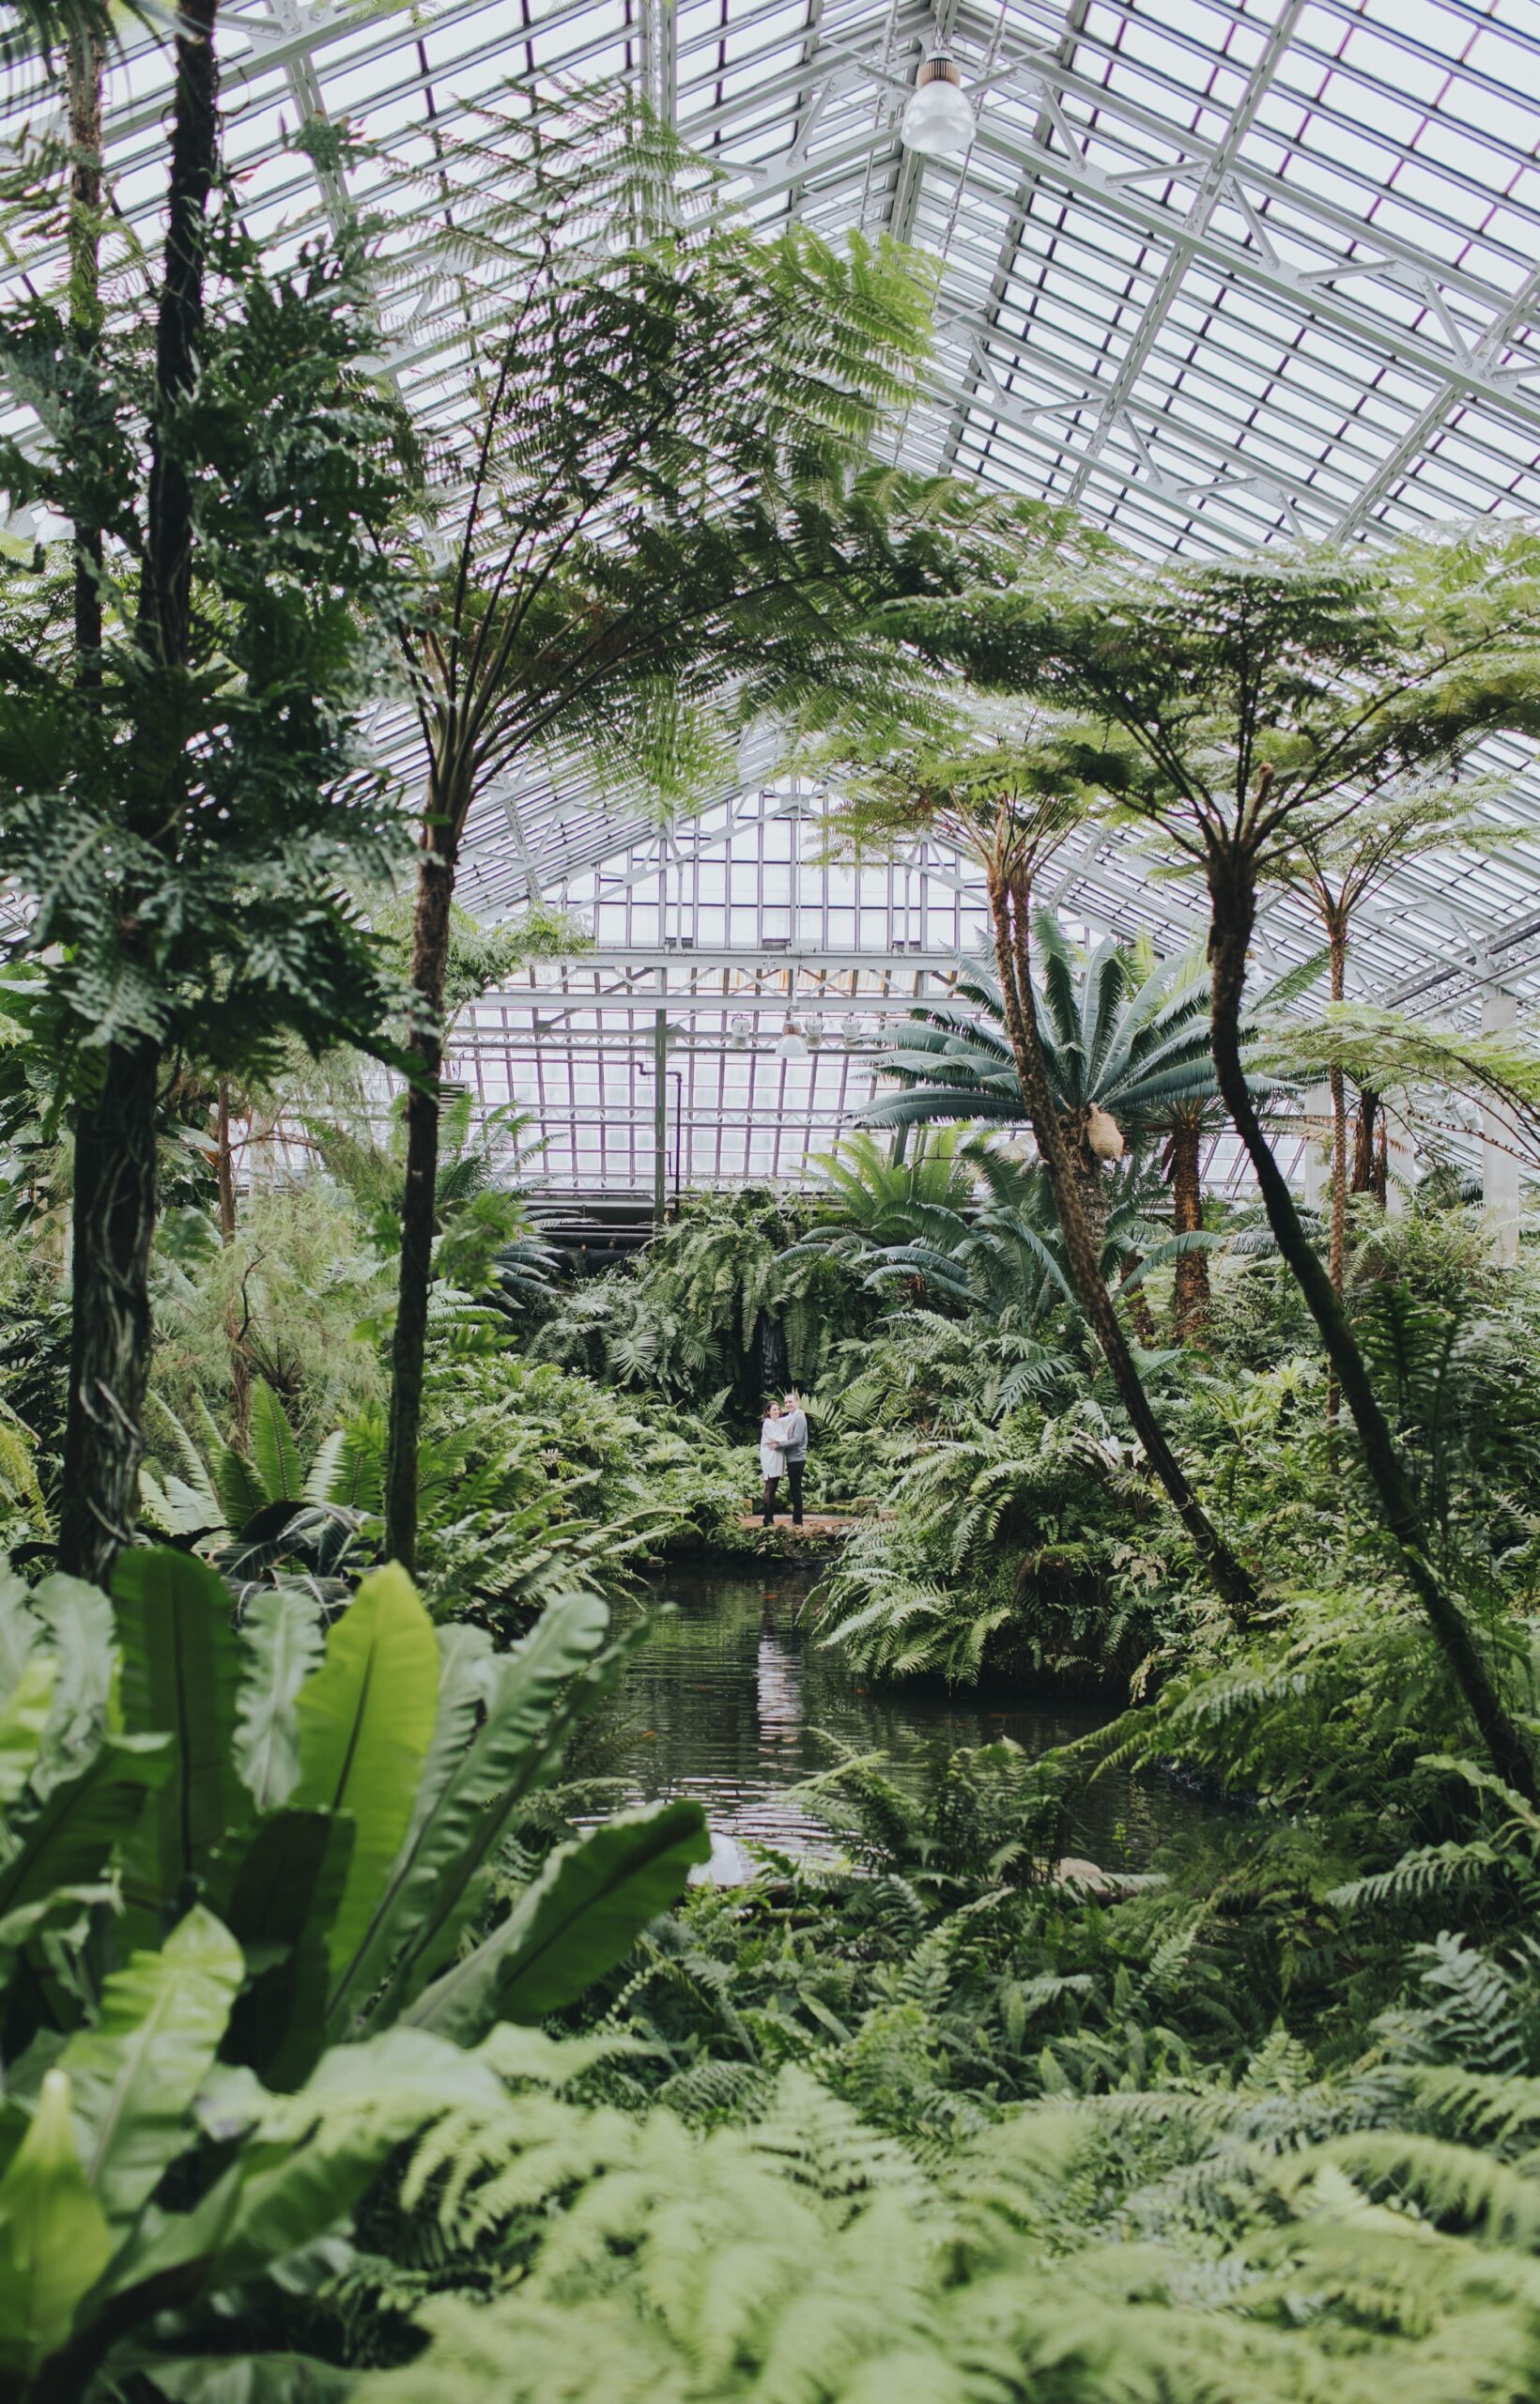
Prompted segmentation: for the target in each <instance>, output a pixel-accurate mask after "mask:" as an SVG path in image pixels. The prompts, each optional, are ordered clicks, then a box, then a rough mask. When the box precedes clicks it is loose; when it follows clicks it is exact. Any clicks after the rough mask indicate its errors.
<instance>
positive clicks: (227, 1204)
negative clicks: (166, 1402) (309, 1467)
mask: <svg viewBox="0 0 1540 2404" xmlns="http://www.w3.org/2000/svg"><path fill="white" fill-rule="evenodd" d="M214 1167H215V1174H216V1176H217V1177H218V1179H219V1240H220V1242H221V1243H222V1244H223V1247H224V1249H225V1251H226V1252H228V1251H229V1250H230V1248H231V1246H232V1245H233V1244H234V1242H235V1240H236V1162H235V1149H234V1147H233V1146H232V1144H231V1142H230V1085H229V1080H228V1078H226V1077H221V1079H220V1081H219V1089H218V1092H217V1095H216V1097H215V1102H214ZM224 1336H225V1341H226V1343H227V1344H228V1345H229V1348H230V1441H231V1442H232V1444H234V1445H235V1447H236V1450H237V1451H238V1452H242V1453H243V1452H245V1451H247V1450H248V1448H249V1446H250V1442H251V1433H252V1363H251V1355H250V1354H249V1353H248V1351H247V1349H246V1327H245V1321H244V1319H243V1318H242V1317H241V1314H240V1312H239V1310H238V1309H237V1308H236V1298H235V1296H234V1294H232V1295H231V1296H230V1297H229V1299H228V1301H227V1302H226V1303H225V1305H224Z"/></svg>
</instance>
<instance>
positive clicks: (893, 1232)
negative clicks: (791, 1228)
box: [808, 1128, 974, 1250]
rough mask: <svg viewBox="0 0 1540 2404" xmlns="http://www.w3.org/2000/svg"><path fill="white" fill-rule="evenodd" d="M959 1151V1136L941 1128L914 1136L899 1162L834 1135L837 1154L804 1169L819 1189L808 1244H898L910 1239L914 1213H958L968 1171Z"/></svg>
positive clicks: (968, 1192) (966, 1193)
mask: <svg viewBox="0 0 1540 2404" xmlns="http://www.w3.org/2000/svg"><path fill="white" fill-rule="evenodd" d="M963 1144H964V1139H963V1136H962V1133H961V1131H960V1130H955V1129H947V1128H944V1129H942V1130H941V1131H940V1132H939V1133H934V1134H929V1135H927V1134H922V1135H921V1136H920V1139H919V1141H918V1143H917V1144H916V1146H915V1148H914V1150H913V1151H912V1152H910V1153H909V1154H908V1155H907V1156H906V1157H905V1158H903V1159H897V1158H895V1157H894V1155H893V1154H892V1153H891V1152H889V1151H888V1150H886V1149H885V1147H884V1146H883V1145H881V1144H879V1143H878V1142H877V1141H876V1140H875V1138H874V1137H873V1136H871V1135H868V1134H863V1133H860V1131H859V1130H857V1132H856V1133H855V1134H848V1135H841V1136H840V1139H839V1152H837V1153H831V1154H829V1155H828V1156H827V1157H826V1158H824V1159H821V1160H815V1161H811V1162H809V1163H808V1166H809V1168H810V1170H811V1172H812V1175H813V1176H814V1177H815V1178H816V1179H818V1181H819V1183H820V1185H821V1186H822V1187H823V1189H824V1191H823V1193H822V1194H821V1195H820V1197H819V1199H820V1205H821V1211H820V1218H821V1225H819V1226H818V1227H817V1228H815V1229H814V1234H813V1240H814V1241H823V1242H824V1243H825V1244H828V1243H832V1244H833V1246H834V1247H835V1249H837V1250H838V1249H843V1248H848V1247H847V1240H853V1241H855V1243H856V1244H857V1245H858V1246H859V1245H864V1244H873V1243H876V1244H890V1243H902V1242H904V1241H907V1239H908V1238H909V1237H911V1236H913V1235H914V1234H915V1233H916V1231H917V1229H918V1226H919V1224H920V1223H919V1219H918V1216H917V1213H919V1212H920V1211H922V1210H928V1209H931V1210H965V1209H966V1208H967V1205H968V1203H969V1201H970V1200H971V1199H972V1196H973V1190H974V1171H973V1168H972V1166H971V1165H970V1164H969V1163H968V1162H967V1160H966V1158H965V1157H964V1149H963Z"/></svg>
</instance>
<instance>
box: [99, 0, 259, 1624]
mask: <svg viewBox="0 0 1540 2404" xmlns="http://www.w3.org/2000/svg"><path fill="white" fill-rule="evenodd" d="M217 6H218V0H183V7H182V10H181V14H180V17H179V19H178V23H179V26H180V30H179V32H178V34H177V46H176V62H177V86H176V100H175V107H174V115H173V119H172V132H171V170H170V177H169V190H168V223H167V229H166V244H165V260H164V270H163V273H162V285H161V298H160V307H159V312H158V316H157V321H156V336H155V392H156V416H155V422H154V424H153V425H152V426H151V429H150V462H151V464H150V477H149V491H148V497H147V502H146V525H145V555H144V565H143V574H142V578H141V583H140V591H139V619H138V637H139V642H140V645H141V648H142V649H143V650H144V651H145V653H146V655H148V657H149V658H150V660H151V661H152V662H153V663H154V666H155V668H156V669H157V670H159V671H160V675H159V677H158V678H156V679H155V682H156V683H158V684H161V686H162V689H161V690H160V691H159V693H157V694H156V695H155V696H154V698H153V699H152V702H151V709H152V712H153V714H154V717H155V718H158V719H159V721H160V723H161V724H162V725H165V726H168V727H169V728H170V730H171V732H170V735H169V737H167V738H162V741H161V742H160V743H156V742H155V741H154V740H153V739H149V738H147V737H143V736H142V737H141V740H140V742H139V744H138V746H137V750H138V754H139V756H138V757H137V758H135V760H134V762H133V769H134V774H135V786H136V789H135V791H134V794H133V797H132V800H131V805H130V809H129V816H130V820H131V824H132V825H133V827H134V830H135V832H137V833H139V834H142V835H144V836H146V837H147V838H148V839H149V840H152V841H153V840H163V837H162V829H163V828H165V827H166V826H168V825H169V826H174V825H175V824H176V819H177V811H176V807H175V802H176V793H177V784H178V781H179V779H180V776H181V773H182V750H181V744H180V740H179V737H178V736H177V732H176V712H175V711H174V710H173V709H171V708H170V707H169V706H168V701H169V696H168V694H167V692H166V690H165V685H166V684H169V682H170V679H171V677H172V676H174V675H175V672H176V671H177V670H179V669H180V668H181V667H183V666H184V665H185V663H186V660H187V656H188V637H189V620H190V609H191V600H192V487H191V485H190V483H189V481H188V476H187V471H186V469H185V467H184V466H183V464H182V462H181V461H180V459H179V458H178V457H177V446H176V443H175V439H174V438H173V434H172V417H173V413H174V411H175V409H176V407H177V403H178V402H179V401H180V399H181V397H182V396H183V395H184V394H185V393H187V392H188V391H189V389H190V388H191V386H192V379H193V377H194V374H195V372H196V364H197V343H198V336H199V333H200V331H201V329H202V324H203V279H204V256H205V249H206V239H207V226H206V215H205V212H206V209H207V206H208V193H209V191H210V188H211V186H212V183H213V177H214V169H215V165H216V162H217V158H218V135H219V123H218V106H217V104H218V77H217V70H216V66H215V59H214V42H213V34H214V21H215V13H216V9H217ZM83 63H84V62H83ZM87 81H88V79H87V78H86V77H85V76H83V79H82V91H83V104H84V95H85V89H86V84H87ZM71 268H72V278H73V277H74V276H82V275H84V269H83V267H79V266H77V264H76V262H75V260H74V259H73V257H72V260H71ZM82 288H83V290H84V289H85V284H84V283H83V285H82ZM85 564H86V565H88V562H86V563H85ZM82 567H83V562H82V561H81V558H80V554H79V552H78V551H77V578H76V600H77V611H78V610H79V609H80V608H81V606H82V582H81V573H82ZM92 581H93V584H94V579H92ZM96 590H97V591H98V593H100V588H96ZM79 624H80V620H79V618H78V617H77V630H78V628H79ZM87 624H89V620H88V619H87ZM96 624H97V625H98V628H99V632H98V638H97V640H98V645H99V646H100V618H99V619H98V620H97V621H96ZM162 680H164V682H163V683H162ZM125 908H126V910H131V897H128V896H125ZM160 1083H161V1058H160V1053H159V1050H158V1048H157V1046H156V1045H155V1044H154V1043H153V1042H151V1041H150V1040H147V1039H146V1038H144V1037H141V1038H138V1039H136V1040H132V1041H127V1042H121V1043H114V1044H110V1045H109V1046H108V1047H107V1051H106V1054H105V1056H104V1058H103V1061H102V1076H101V1090H100V1098H99V1099H98V1100H96V1101H94V1102H88V1103H85V1104H84V1105H83V1106H82V1108H81V1109H80V1111H79V1112H78V1113H77V1116H76V1130H75V1224H74V1241H73V1261H74V1305H73V1313H72V1327H71V1334H70V1355H69V1399H68V1406H67V1415H66V1423H65V1439H64V1487H63V1494H62V1497H61V1501H60V1506H59V1566H60V1567H61V1568H62V1569H66V1570H68V1571H69V1572H71V1573H72V1574H73V1575H74V1576H76V1577H79V1578H87V1579H91V1580H94V1581H95V1582H96V1583H98V1584H101V1585H104V1584H105V1583H106V1582H107V1580H109V1579H110V1577H111V1575H112V1566H113V1562H114V1559H115V1556H116V1554H117V1552H118V1551H119V1549H121V1547H122V1546H123V1545H124V1544H125V1543H127V1542H128V1540H129V1537H130V1535H131V1532H132V1527H133V1521H134V1518H135V1517H136V1514H137V1508H138V1486H139V1462H140V1457H141V1454H142V1452H143V1436H142V1433H141V1423H142V1420H143V1416H144V1404H145V1390H146V1382H147V1379H148V1375H149V1349H150V1336H151V1325H150V1307H149V1253H150V1243H151V1240H152V1238H153V1235H154V1231H155V1206H156V1191H155V1138H156V1127H157V1117H158V1109H157V1105H158V1100H159V1091H160Z"/></svg>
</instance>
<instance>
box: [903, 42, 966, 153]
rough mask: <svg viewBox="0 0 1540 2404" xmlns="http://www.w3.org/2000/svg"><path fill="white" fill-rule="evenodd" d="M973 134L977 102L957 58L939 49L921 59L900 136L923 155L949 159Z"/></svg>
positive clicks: (911, 148)
mask: <svg viewBox="0 0 1540 2404" xmlns="http://www.w3.org/2000/svg"><path fill="white" fill-rule="evenodd" d="M973 135H974V114H973V103H972V101H971V100H969V99H968V98H967V96H966V94H965V93H964V92H963V89H962V76H961V75H960V74H959V72H958V69H957V61H956V60H955V59H953V58H949V57H948V56H947V53H946V52H945V51H944V50H938V51H936V52H935V53H934V54H933V55H932V57H930V58H927V59H925V60H924V61H923V62H922V63H921V66H920V70H919V74H918V77H917V78H916V84H915V88H914V90H913V91H912V92H911V93H910V95H909V101H908V105H907V107H906V108H905V110H904V112H903V123H902V124H901V127H900V128H899V138H900V140H901V142H902V144H903V146H904V148H905V149H906V150H916V151H917V152H918V153H919V155H920V157H921V158H922V159H945V158H947V157H948V156H949V155H950V154H951V153H952V152H953V151H957V150H965V149H966V148H967V146H968V145H969V143H970V142H971V141H972V140H973Z"/></svg>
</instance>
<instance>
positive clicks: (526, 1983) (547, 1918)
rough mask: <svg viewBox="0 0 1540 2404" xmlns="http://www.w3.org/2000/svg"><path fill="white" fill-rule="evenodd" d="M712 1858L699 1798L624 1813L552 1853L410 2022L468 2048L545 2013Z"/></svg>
mask: <svg viewBox="0 0 1540 2404" xmlns="http://www.w3.org/2000/svg"><path fill="white" fill-rule="evenodd" d="M710 1855H711V1831H710V1829H709V1828H708V1827H707V1826H706V1820H705V1814H704V1813H703V1811H701V1807H700V1805H699V1804H698V1803H687V1802H683V1801H676V1802H672V1803H654V1804H651V1805H649V1806H647V1807H646V1809H644V1810H642V1811H623V1812H620V1813H618V1814H617V1815H616V1817H615V1818H614V1819H612V1820H607V1821H606V1822H605V1823H604V1825H603V1826H601V1827H597V1828H593V1829H591V1830H590V1831H589V1833H588V1834H587V1835H586V1836H582V1837H579V1838H577V1840H576V1842H574V1843H572V1844H565V1845H562V1846H561V1847H560V1848H559V1849H558V1850H557V1851H556V1852H555V1853H553V1854H552V1855H551V1857H550V1859H549V1860H548V1861H547V1864H546V1867H545V1869H544V1870H543V1871H542V1872H541V1873H540V1875H539V1877H538V1878H536V1879H535V1880H534V1881H533V1883H532V1885H531V1886H530V1887H528V1888H526V1889H525V1891H524V1893H523V1894H522V1895H521V1896H520V1897H519V1899H518V1901H517V1903H516V1904H515V1905H514V1908H513V1910H512V1911H511V1912H510V1913H509V1915H508V1918H507V1919H505V1920H504V1921H503V1923H502V1925H501V1927H500V1928H498V1929H494V1931H493V1933H492V1934H491V1935H490V1936H488V1937H487V1938H486V1939H485V1941H484V1942H483V1943H482V1944H480V1945H478V1946H477V1948H476V1949H475V1951H474V1952H473V1953H469V1954H467V1955H466V1957H465V1959H464V1960H463V1961H459V1962H456V1963H455V1964H454V1967H453V1968H452V1969H449V1970H446V1971H445V1973H444V1975H443V1977H442V1978H441V1979H438V1980H435V1982H434V1984H433V1985H432V1986H430V1987H429V1988H428V1989H427V1991H426V1993H425V1994H423V1995H422V1996H419V1998H418V2000H417V2002H416V2003H415V2004H414V2005H413V2006H412V2008H411V2010H410V2011H408V2013H407V2015H406V2020H407V2024H408V2026H414V2027H419V2028H430V2029H432V2030H433V2031H434V2033H435V2034H436V2035H438V2036H440V2037H448V2038H451V2039H452V2040H453V2041H454V2042H455V2043H456V2044H461V2045H469V2044H474V2043H475V2042H476V2040H477V2038H478V2037H480V2036H482V2035H483V2034H484V2032H485V2030H486V2029H487V2028H488V2027H489V2026H491V2024H492V2022H493V2021H494V2020H500V2019H501V2020H519V2021H525V2022H529V2023H535V2022H539V2021H541V2020H544V2019H546V2018H547V2015H548V2014H549V2013H550V2012H553V2011H558V2010H560V2008H561V2007H562V2004H566V2003H572V2002H574V2001H575V2000H576V1998H577V1996H580V1995H581V1994H582V1993H583V1991H584V1989H585V1988H587V1987H590V1986H592V1985H593V1981H594V1980H595V1979H599V1978H602V1977H603V1976H604V1973H605V1972H606V1971H607V1970H608V1969H612V1968H613V1967H614V1965H615V1964H616V1963H617V1962H619V1961H621V1960H622V1959H623V1958H624V1955H625V1954H626V1953H628V1952H629V1951H630V1949H631V1947H632V1946H633V1945H634V1944H635V1942H636V1940H637V1938H638V1936H639V1934H641V1931H642V1930H643V1929H644V1928H645V1927H646V1925H647V1923H648V1921H649V1920H650V1919H656V1917H657V1915H658V1913H659V1912H661V1911H666V1910H667V1909H668V1907H669V1905H670V1903H673V1902H674V1901H675V1900H676V1899H677V1897H678V1896H679V1894H680V1892H681V1890H682V1889H683V1888H684V1885H685V1878H686V1877H687V1875H688V1873H689V1871H690V1869H691V1867H692V1866H693V1864H695V1863H696V1862H698V1861H705V1860H707V1859H709V1857H710Z"/></svg>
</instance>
